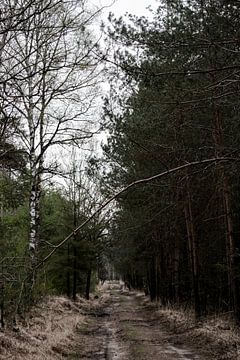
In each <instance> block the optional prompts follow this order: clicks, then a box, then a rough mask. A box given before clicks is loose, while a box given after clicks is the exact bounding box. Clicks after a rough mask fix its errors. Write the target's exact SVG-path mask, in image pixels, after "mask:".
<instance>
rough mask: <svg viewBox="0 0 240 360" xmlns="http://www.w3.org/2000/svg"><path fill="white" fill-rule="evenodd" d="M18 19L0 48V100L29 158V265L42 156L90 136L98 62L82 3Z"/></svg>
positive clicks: (34, 6) (59, 2)
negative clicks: (1, 80)
mask: <svg viewBox="0 0 240 360" xmlns="http://www.w3.org/2000/svg"><path fill="white" fill-rule="evenodd" d="M17 3H19V4H20V5H21V4H22V3H21V2H18V1H17ZM49 4H50V5H51V6H49ZM22 16H23V17H24V19H23V20H24V26H20V27H19V28H17V30H16V31H15V32H14V33H13V35H11V37H10V38H9V40H8V41H7V42H6V44H5V45H4V47H3V49H2V58H3V59H4V63H2V67H1V71H2V73H4V74H5V77H6V81H5V83H4V86H3V88H2V91H3V94H2V101H3V102H4V106H5V107H6V109H7V111H8V112H11V113H12V114H13V116H14V117H15V118H16V119H20V122H21V124H22V127H21V129H18V139H19V141H20V142H21V143H22V144H23V146H24V147H25V149H26V151H27V153H28V156H29V173H30V199H29V217H30V231H29V249H30V253H31V258H32V261H33V262H35V261H36V257H37V250H38V247H39V235H38V234H39V203H40V198H41V184H42V180H43V176H44V173H46V172H48V171H49V166H47V165H46V158H47V153H48V152H49V150H50V148H55V150H56V149H58V146H59V145H61V146H68V145H69V144H72V143H74V144H75V145H79V144H80V143H82V142H83V141H84V140H86V139H88V138H90V137H92V135H93V133H92V131H91V129H90V125H89V119H88V118H87V113H88V111H89V109H90V108H91V106H92V104H93V100H94V97H95V95H96V93H95V92H96V88H95V87H94V85H95V84H96V78H97V73H98V70H97V66H98V63H97V62H96V61H95V59H94V57H93V56H92V51H93V49H95V50H96V46H97V45H96V42H92V41H91V40H90V38H91V36H90V33H89V31H88V30H87V27H88V25H89V24H90V23H91V21H92V18H93V17H94V15H93V14H91V13H89V12H88V11H87V9H86V8H85V2H84V1H77V0H76V1H75V0H73V1H64V0H54V1H51V2H48V1H46V0H44V1H33V2H32V3H31V4H30V6H28V7H27V8H25V11H24V14H23V15H22ZM6 60H7V61H6Z"/></svg>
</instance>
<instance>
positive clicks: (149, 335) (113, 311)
mask: <svg viewBox="0 0 240 360" xmlns="http://www.w3.org/2000/svg"><path fill="white" fill-rule="evenodd" d="M102 291H103V296H104V298H105V300H104V301H103V302H102V303H101V302H100V305H98V306H96V308H95V309H94V310H91V311H90V313H89V314H88V317H87V321H86V323H84V324H83V325H82V326H81V327H80V328H79V329H78V345H77V347H76V349H75V351H74V353H73V354H71V356H69V358H68V359H83V360H84V359H93V360H104V359H107V360H148V359H149V360H158V359H161V360H173V359H181V360H190V359H192V360H205V359H207V358H206V357H203V356H202V355H200V354H196V353H195V351H194V350H192V349H190V348H189V347H188V346H184V345H182V344H179V339H178V340H176V341H175V339H174V334H173V333H170V332H169V331H168V330H167V329H165V328H164V326H163V327H162V326H161V322H160V321H159V319H156V317H155V316H154V311H153V308H152V305H151V304H149V303H146V302H145V301H144V296H142V295H141V294H136V293H134V292H129V291H127V290H124V289H122V287H121V285H120V284H118V283H108V284H107V285H106V286H105V287H104V290H102ZM208 359H209V358H208Z"/></svg>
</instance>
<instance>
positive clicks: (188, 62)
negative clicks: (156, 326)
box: [104, 1, 240, 321]
mask: <svg viewBox="0 0 240 360" xmlns="http://www.w3.org/2000/svg"><path fill="white" fill-rule="evenodd" d="M238 11H239V6H238V4H236V3H235V2H234V3H231V4H230V3H228V4H225V3H220V2H214V1H210V2H208V1H204V2H202V1H201V2H200V1H194V2H189V3H187V2H185V1H165V2H164V3H163V5H161V6H159V8H158V10H157V11H156V13H155V17H154V20H153V21H152V22H151V21H148V20H147V19H146V18H141V19H138V18H135V17H130V18H131V23H130V24H129V25H128V24H126V23H124V22H123V21H122V20H115V19H114V18H113V16H110V20H111V27H110V30H109V33H110V36H111V37H112V39H113V40H115V41H117V42H118V44H119V43H122V45H123V48H122V49H123V50H121V48H119V50H118V51H116V52H115V55H114V56H115V59H114V61H115V63H116V64H117V65H118V67H117V70H116V71H115V69H114V67H112V68H111V70H110V77H111V78H112V79H113V82H114V84H115V83H116V76H118V74H119V77H118V81H119V84H120V88H119V89H116V86H115V85H114V86H113V87H112V89H111V96H110V97H109V98H108V99H106V103H105V126H106V128H107V129H108V131H109V132H110V136H109V139H108V144H107V145H105V146H104V151H105V160H106V161H107V162H108V164H109V165H108V166H110V168H111V171H110V174H108V175H107V177H106V179H105V180H106V181H108V183H109V184H111V185H112V186H118V187H119V186H124V185H126V184H128V183H130V182H131V181H133V180H135V179H139V178H143V177H147V176H151V175H153V174H156V173H159V172H161V171H164V170H167V169H170V168H173V167H175V166H178V165H180V164H184V163H188V162H192V161H198V160H201V159H204V158H211V157H221V156H235V155H238V151H239V147H238V145H237V143H238V138H239V137H238V133H239V121H238V120H237V112H238V108H239V100H238V96H239V79H238V72H239V67H238V61H239V59H238V58H239V49H238V40H237V39H238V28H237V25H236V19H237V12H238ZM128 49H131V50H129V51H128ZM136 49H137V50H138V51H136ZM119 94H120V95H119ZM238 181H239V176H238V173H237V167H236V164H234V165H227V166H226V165H224V166H223V165H221V166H219V167H216V168H208V167H207V168H205V169H204V170H202V171H200V170H199V171H196V169H194V170H193V169H191V168H188V169H185V170H184V171H182V172H180V173H178V174H176V175H174V176H173V175H169V177H168V178H166V179H164V181H163V180H162V181H160V180H159V181H157V180H156V181H155V182H154V183H152V184H148V185H146V186H144V187H143V188H142V189H140V188H138V189H137V190H133V189H132V190H131V191H130V192H129V193H128V194H124V195H122V196H121V198H120V199H119V200H118V206H119V209H118V212H117V214H116V216H115V221H114V223H113V224H112V226H111V233H112V237H113V239H114V245H113V254H114V252H116V253H117V254H118V256H114V255H113V257H114V259H115V260H114V262H115V266H116V267H117V269H118V270H119V272H120V273H122V276H124V277H127V278H128V281H130V282H131V284H132V285H133V286H135V287H143V286H144V287H146V288H147V291H149V292H150V296H151V298H152V299H155V298H158V299H161V301H162V302H163V303H166V302H168V301H172V302H177V303H179V302H187V301H188V299H192V300H193V303H194V306H195V313H196V316H197V317H199V316H201V315H203V314H205V313H207V312H209V311H212V310H220V311H221V310H224V309H226V308H227V309H233V310H234V313H235V318H236V319H237V321H239V319H240V316H239V310H238V308H239V305H240V301H239V299H238V296H239V290H240V289H239V281H238V278H239V265H238V248H239V246H238V231H239V221H238V215H237V214H238V210H239V209H238V208H239V207H238V196H239V192H238V190H237V184H238Z"/></svg>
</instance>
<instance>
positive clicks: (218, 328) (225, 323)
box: [157, 307, 240, 360]
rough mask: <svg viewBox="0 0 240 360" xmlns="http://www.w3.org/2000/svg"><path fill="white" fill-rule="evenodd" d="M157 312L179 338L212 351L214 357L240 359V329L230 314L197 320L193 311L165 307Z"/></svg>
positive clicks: (225, 359)
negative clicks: (186, 339)
mask: <svg viewBox="0 0 240 360" xmlns="http://www.w3.org/2000/svg"><path fill="white" fill-rule="evenodd" d="M157 314H158V316H159V317H161V319H162V320H163V321H164V322H165V323H166V325H167V326H168V327H170V328H171V330H172V331H173V332H174V333H176V334H177V335H178V336H179V338H181V335H182V337H183V338H184V337H185V338H188V341H189V342H190V343H192V344H193V345H194V346H197V347H198V348H201V349H205V350H207V351H211V352H212V354H213V357H212V359H218V360H227V359H232V360H233V359H236V360H237V359H240V330H239V329H238V328H237V327H236V326H235V325H234V323H233V321H232V320H231V318H230V317H229V316H222V317H220V316H214V317H209V318H207V319H205V320H203V321H199V322H196V321H195V319H194V315H193V313H191V312H190V311H184V310H174V309H173V308H170V307H168V308H164V309H160V310H158V311H157Z"/></svg>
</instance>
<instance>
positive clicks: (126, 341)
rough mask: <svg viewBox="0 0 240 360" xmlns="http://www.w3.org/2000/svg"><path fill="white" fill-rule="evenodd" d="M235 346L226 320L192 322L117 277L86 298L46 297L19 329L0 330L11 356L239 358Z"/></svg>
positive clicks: (38, 359) (0, 349)
mask: <svg viewBox="0 0 240 360" xmlns="http://www.w3.org/2000/svg"><path fill="white" fill-rule="evenodd" d="M239 349H240V335H239V333H238V331H237V330H236V329H235V328H234V326H233V325H231V324H230V322H229V319H226V320H223V319H219V318H211V319H208V320H207V321H204V322H201V323H200V322H199V323H196V322H194V319H193V318H192V316H191V315H190V314H189V313H186V312H183V311H180V310H179V311H176V310H173V309H166V308H161V307H160V306H159V305H158V304H153V303H151V302H150V301H149V300H148V299H147V298H146V297H145V296H144V295H143V294H142V293H137V292H133V291H128V290H126V289H125V288H124V287H123V285H122V284H120V283H117V282H107V283H105V284H104V286H102V287H100V288H99V290H98V296H95V298H92V299H91V300H90V301H87V300H84V299H82V298H78V300H77V301H76V302H75V303H73V302H72V301H70V300H69V299H67V298H64V297H49V298H48V299H47V300H45V301H43V302H42V303H41V304H39V305H38V307H36V308H34V309H32V311H31V313H29V314H28V317H27V318H26V319H25V320H24V323H20V324H19V327H18V329H17V331H16V330H15V332H13V331H12V330H5V331H4V332H2V333H0V359H12V360H23V359H24V360H45V359H46V360H55V359H66V360H77V359H82V360H87V359H92V360H104V359H105V360H106V359H107V360H158V359H161V360H173V359H181V360H191V359H192V360H197V359H198V360H210V359H214V360H215V359H216V360H226V359H240V352H239V351H238V350H239Z"/></svg>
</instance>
